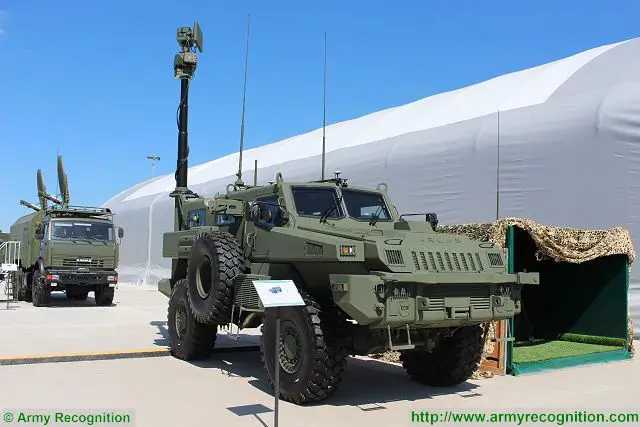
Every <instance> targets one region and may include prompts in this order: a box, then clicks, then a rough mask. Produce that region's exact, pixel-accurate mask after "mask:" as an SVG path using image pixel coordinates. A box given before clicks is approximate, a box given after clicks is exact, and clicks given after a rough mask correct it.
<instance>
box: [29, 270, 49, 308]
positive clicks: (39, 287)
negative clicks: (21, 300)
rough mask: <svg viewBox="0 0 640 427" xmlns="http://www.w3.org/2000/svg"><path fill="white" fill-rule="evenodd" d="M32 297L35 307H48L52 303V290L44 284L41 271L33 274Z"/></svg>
mask: <svg viewBox="0 0 640 427" xmlns="http://www.w3.org/2000/svg"><path fill="white" fill-rule="evenodd" d="M31 295H32V298H33V305H34V306H35V307H46V306H48V305H49V302H50V301H51V288H50V287H49V285H48V284H46V283H45V282H44V278H43V277H42V274H40V270H36V271H34V272H33V279H31Z"/></svg>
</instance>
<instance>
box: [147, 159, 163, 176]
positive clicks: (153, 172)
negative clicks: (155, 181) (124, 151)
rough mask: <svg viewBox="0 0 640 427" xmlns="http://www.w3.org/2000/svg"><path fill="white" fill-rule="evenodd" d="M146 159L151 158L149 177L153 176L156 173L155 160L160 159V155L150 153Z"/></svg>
mask: <svg viewBox="0 0 640 427" xmlns="http://www.w3.org/2000/svg"><path fill="white" fill-rule="evenodd" d="M147 159H149V160H151V178H153V177H154V176H155V175H156V173H155V172H156V162H157V161H158V160H160V157H159V156H156V155H155V154H150V155H148V156H147Z"/></svg>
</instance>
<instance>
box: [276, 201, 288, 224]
mask: <svg viewBox="0 0 640 427" xmlns="http://www.w3.org/2000/svg"><path fill="white" fill-rule="evenodd" d="M288 222H289V212H288V211H287V210H286V209H285V208H283V207H282V206H278V215H277V216H276V225H277V226H278V227H282V226H283V225H286V224H287V223H288Z"/></svg>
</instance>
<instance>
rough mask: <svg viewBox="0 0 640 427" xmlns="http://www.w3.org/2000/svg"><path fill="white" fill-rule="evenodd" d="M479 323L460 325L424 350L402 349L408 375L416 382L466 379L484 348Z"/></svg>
mask: <svg viewBox="0 0 640 427" xmlns="http://www.w3.org/2000/svg"><path fill="white" fill-rule="evenodd" d="M483 333H484V330H483V328H482V326H481V325H473V326H464V327H461V328H460V329H458V330H457V331H456V332H455V333H454V334H453V336H451V337H446V338H445V337H443V338H442V339H441V340H440V342H438V344H437V345H436V347H435V348H434V349H433V350H432V351H431V352H427V351H424V350H420V349H414V350H408V351H403V352H402V353H401V355H400V360H401V361H402V366H403V367H404V368H405V370H406V371H407V373H408V374H409V376H410V377H411V378H412V379H413V380H415V381H417V382H420V383H423V384H427V385H430V386H436V387H448V386H454V385H456V384H460V383H463V382H465V381H466V380H468V379H469V378H470V377H471V375H472V374H473V373H474V372H475V371H476V370H477V369H478V367H479V365H480V362H481V360H482V352H483V349H484V337H483Z"/></svg>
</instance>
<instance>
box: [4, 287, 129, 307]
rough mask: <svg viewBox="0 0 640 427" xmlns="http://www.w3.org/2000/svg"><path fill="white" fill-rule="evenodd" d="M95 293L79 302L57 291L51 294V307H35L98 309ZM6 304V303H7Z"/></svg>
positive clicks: (113, 305) (24, 302)
mask: <svg viewBox="0 0 640 427" xmlns="http://www.w3.org/2000/svg"><path fill="white" fill-rule="evenodd" d="M92 295H93V292H89V296H87V299H86V300H85V301H77V300H70V299H68V298H67V295H66V294H65V293H64V292H61V291H55V292H51V300H50V302H49V305H47V306H46V307H34V308H37V309H41V308H66V307H92V308H98V306H97V305H96V300H95V298H94V297H93V296H92ZM16 303H17V304H27V305H30V306H32V305H33V303H32V302H26V301H20V302H16ZM5 304H6V303H5ZM115 306H116V304H115V303H113V304H111V305H108V306H106V305H104V306H102V307H100V308H104V307H115Z"/></svg>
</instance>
